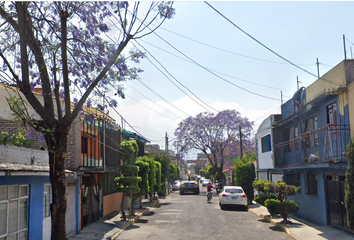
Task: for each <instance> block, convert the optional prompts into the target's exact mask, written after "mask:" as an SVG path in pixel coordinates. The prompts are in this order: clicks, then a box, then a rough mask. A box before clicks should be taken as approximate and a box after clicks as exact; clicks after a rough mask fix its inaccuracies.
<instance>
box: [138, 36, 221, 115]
mask: <svg viewBox="0 0 354 240" xmlns="http://www.w3.org/2000/svg"><path fill="white" fill-rule="evenodd" d="M136 43H137V44H138V45H139V46H140V47H142V48H143V49H144V50H145V51H146V52H147V53H148V54H149V55H150V56H151V57H152V58H153V59H154V60H155V61H156V62H157V63H158V64H160V66H161V67H162V68H163V69H164V70H165V71H166V72H167V73H168V74H169V75H170V76H171V77H172V78H173V79H174V80H175V81H177V82H178V83H179V84H180V85H182V86H183V87H184V88H186V89H187V90H188V91H189V92H190V93H192V95H193V96H194V97H196V98H197V99H198V100H199V101H201V102H202V103H204V104H205V105H207V106H208V107H209V108H211V109H213V110H214V111H215V112H219V111H218V110H216V109H215V108H213V107H211V106H209V105H208V104H207V103H205V102H204V101H203V100H201V99H200V98H199V97H198V96H197V95H195V94H194V93H193V92H192V91H191V90H190V89H189V88H188V87H186V86H185V85H183V84H182V83H181V82H180V81H178V80H177V79H176V78H175V77H174V76H173V75H172V74H171V73H170V72H169V71H168V70H167V69H166V68H165V67H164V66H163V65H162V64H161V62H160V61H158V60H157V59H156V58H155V57H154V56H153V55H152V54H151V53H150V52H149V51H148V50H147V49H146V48H145V47H144V46H142V45H141V44H140V43H138V42H137V41H136ZM147 59H148V61H149V62H150V63H151V64H152V65H153V66H154V67H155V68H157V69H158V70H159V71H160V72H161V73H162V74H163V75H165V77H166V78H167V79H168V80H169V81H170V82H171V83H172V84H173V85H175V86H176V87H177V88H178V89H179V90H181V91H182V92H183V93H184V94H186V95H187V96H188V97H189V98H191V99H192V100H193V101H194V102H196V103H197V104H198V105H199V106H201V107H203V108H204V109H205V110H207V111H208V112H210V110H208V109H207V108H205V107H204V106H203V105H201V104H200V103H198V102H197V101H196V100H195V99H193V98H192V97H191V96H189V94H188V93H186V92H185V91H183V90H182V89H181V88H180V87H179V86H178V85H176V84H175V83H174V82H173V81H172V80H171V79H170V78H169V77H168V76H166V74H165V73H163V72H162V71H161V70H160V69H159V68H158V67H157V66H156V65H155V64H154V63H153V62H152V61H151V60H150V59H149V58H147ZM188 116H189V115H188Z"/></svg>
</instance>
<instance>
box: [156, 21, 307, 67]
mask: <svg viewBox="0 0 354 240" xmlns="http://www.w3.org/2000/svg"><path fill="white" fill-rule="evenodd" d="M159 28H161V29H163V30H165V31H167V32H170V33H173V34H175V35H177V36H180V37H183V38H185V39H188V40H190V41H193V42H196V43H199V44H202V45H205V46H208V47H210V48H214V49H217V50H220V51H223V52H227V53H230V54H234V55H237V56H241V57H245V58H250V59H254V60H258V61H263V62H270V63H276V64H288V63H284V62H275V61H270V60H265V59H260V58H255V57H251V56H247V55H243V54H240V53H236V52H233V51H230V50H226V49H223V48H219V47H215V46H213V45H210V44H207V43H204V42H201V41H198V40H195V39H193V38H190V37H186V36H183V35H182V34H179V33H176V32H173V31H170V30H168V29H166V28H163V27H159ZM300 65H308V66H310V65H312V64H300Z"/></svg>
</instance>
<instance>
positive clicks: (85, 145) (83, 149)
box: [81, 136, 88, 154]
mask: <svg viewBox="0 0 354 240" xmlns="http://www.w3.org/2000/svg"><path fill="white" fill-rule="evenodd" d="M87 149H88V142H87V137H84V136H82V137H81V153H82V154H87V152H88V150H87Z"/></svg>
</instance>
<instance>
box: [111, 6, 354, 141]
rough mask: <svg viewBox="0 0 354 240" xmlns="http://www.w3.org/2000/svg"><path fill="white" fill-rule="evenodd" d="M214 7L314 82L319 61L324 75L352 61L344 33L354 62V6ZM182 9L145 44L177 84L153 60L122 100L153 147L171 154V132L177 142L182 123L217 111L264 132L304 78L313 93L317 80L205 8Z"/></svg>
mask: <svg viewBox="0 0 354 240" xmlns="http://www.w3.org/2000/svg"><path fill="white" fill-rule="evenodd" d="M209 4H211V5H212V6H213V7H214V8H216V9H217V10H218V11H219V12H220V13H222V14H223V15H224V16H226V17H227V18H228V19H230V20H231V21H232V22H233V23H234V24H235V25H237V26H238V27H239V28H241V29H242V30H244V31H245V32H247V33H248V34H250V35H251V36H252V37H254V38H255V39H257V40H258V41H259V42H261V43H262V44H263V45H264V46H266V47H268V48H270V49H271V50H273V51H274V52H276V53H277V54H279V55H281V56H282V57H284V58H286V59H287V60H289V61H291V62H292V63H294V64H296V65H297V66H299V67H301V68H303V69H305V70H307V71H308V72H310V73H312V74H314V75H317V66H316V59H317V58H318V61H319V63H320V65H319V72H320V75H323V74H325V73H326V72H327V71H329V70H330V69H331V68H332V67H334V66H335V65H337V64H338V63H339V62H341V61H342V60H344V46H343V34H344V35H345V37H346V40H345V44H346V51H347V58H352V56H351V47H353V48H354V46H353V44H352V43H354V32H353V21H352V11H353V9H354V2H346V1H345V2H337V1H336V2H334V1H333V2H317V1H314V2H306V1H299V2H278V1H272V2H248V1H247V2H239V1H235V2H234V1H225V2H220V1H213V2H209ZM174 7H175V9H176V15H175V16H174V18H173V19H171V20H168V21H166V22H165V23H164V24H163V25H162V27H161V28H160V29H158V30H157V31H156V33H157V34H158V36H159V37H158V36H156V35H155V34H151V35H148V36H146V37H144V38H142V39H141V40H138V42H139V43H140V44H141V45H142V46H144V48H146V49H147V50H148V51H149V52H150V53H151V55H152V56H153V57H152V56H151V55H149V54H148V58H149V59H150V60H151V61H152V62H153V63H154V64H155V65H156V66H157V67H158V68H159V69H160V70H161V71H163V72H164V73H165V74H166V75H167V76H169V78H170V80H169V79H167V77H166V76H164V75H163V74H162V73H161V72H160V71H159V70H158V69H157V68H156V67H154V66H153V65H152V64H151V63H150V62H149V61H148V59H143V60H142V61H141V63H140V64H139V67H140V68H142V69H143V70H144V72H143V73H142V74H141V75H140V81H141V82H139V81H130V82H127V83H126V84H125V93H126V99H124V100H119V106H118V108H117V111H118V112H119V113H120V114H121V115H122V116H123V117H124V118H125V119H126V120H127V121H128V122H129V124H130V125H131V126H133V127H134V128H135V129H136V130H137V131H138V132H139V133H140V134H141V135H143V136H144V137H146V138H148V139H150V140H151V143H152V144H159V145H160V147H161V148H164V147H165V143H164V136H165V133H166V132H167V134H168V136H169V139H170V140H172V139H173V138H174V131H175V129H176V127H177V125H178V123H179V122H181V121H182V120H183V119H185V118H186V117H187V116H188V115H190V116H195V115H197V114H198V113H200V112H204V111H207V110H208V111H211V112H214V113H216V112H215V110H217V111H221V110H224V109H236V110H237V111H239V112H240V113H241V115H242V116H243V117H247V118H248V119H249V120H250V121H255V125H254V131H255V132H256V131H257V129H258V126H259V125H260V124H261V123H262V121H263V120H264V118H266V117H267V116H269V115H270V114H271V113H280V104H281V101H280V99H281V91H282V93H283V99H284V101H286V100H288V99H290V98H291V97H292V96H293V94H294V93H295V91H296V89H297V81H296V79H297V77H298V79H299V81H300V82H301V83H300V86H305V87H306V86H308V85H310V84H311V83H312V82H314V81H315V80H317V77H314V76H313V75H311V74H308V73H306V72H304V71H302V70H301V69H299V68H297V67H295V66H293V65H291V64H289V63H287V62H286V61H284V60H283V59H281V58H279V57H278V56H276V55H275V54H273V53H272V52H270V51H269V50H267V49H266V48H265V47H264V46H262V45H261V44H259V43H257V42H256V41H254V40H253V39H251V38H250V37H249V36H247V35H246V34H245V33H243V32H242V31H240V30H239V29H238V28H236V27H235V26H233V25H232V24H230V23H229V22H228V21H227V20H225V19H224V18H223V17H222V16H220V15H219V14H218V13H217V12H215V11H214V10H213V9H212V8H210V7H209V6H208V5H207V4H206V3H205V2H201V1H195V2H189V1H183V2H175V4H174ZM161 38H162V39H163V40H162V39H161ZM171 45H172V46H171ZM130 46H132V45H130ZM176 49H177V50H178V51H177V50H176ZM141 50H142V49H141ZM353 52H354V49H353ZM181 53H183V54H181ZM186 56H188V57H189V58H190V59H192V60H193V61H195V62H191V60H190V59H188V58H187V57H186ZM154 58H156V59H157V60H158V61H159V62H160V63H161V64H162V65H163V67H164V68H165V69H166V70H167V71H168V73H167V72H166V71H165V70H164V69H163V68H162V67H161V66H160V65H159V63H157V62H156V61H155V59H154ZM201 66H202V67H201ZM205 68H206V69H209V71H212V72H213V73H214V74H212V73H210V72H208V71H207V70H205ZM169 74H171V75H172V76H173V77H171V75H169ZM215 74H216V75H218V76H215ZM220 77H221V78H224V79H225V80H227V81H230V82H231V83H232V84H234V85H237V86H239V87H241V88H244V89H247V91H245V90H242V89H240V88H238V87H236V86H234V85H231V84H229V83H227V82H225V81H224V80H222V79H220ZM176 80H177V81H178V82H177V81H176ZM172 82H173V83H174V84H175V85H178V86H179V87H180V88H181V89H182V90H183V91H184V92H182V91H181V90H180V89H179V88H177V87H176V86H175V85H174V84H173V83H172ZM142 83H143V84H142ZM180 83H181V84H183V86H182V85H180ZM145 85H146V86H148V87H149V88H147V87H146V86H145ZM185 87H186V88H185ZM150 89H152V90H153V91H151V90H150ZM250 92H253V93H254V94H252V93H250ZM186 93H187V94H188V95H189V96H190V97H189V96H187V95H186ZM158 95H159V96H158ZM259 95H262V96H264V97H262V96H259ZM160 96H161V97H162V98H161V97H160ZM195 96H197V97H198V98H199V99H201V100H202V101H203V102H204V103H206V104H207V105H205V104H204V103H203V102H201V101H200V100H198V99H196V97H195ZM191 98H194V99H195V101H196V102H198V103H199V104H198V103H196V102H195V101H193V100H192V99H191ZM172 105H173V106H175V107H173V106H172ZM201 105H202V106H203V107H202V106H201ZM209 106H210V107H209ZM152 109H153V110H152ZM213 109H215V110H213ZM111 113H112V114H111V115H112V116H115V114H114V113H113V111H111ZM117 119H118V118H117ZM125 127H126V129H127V130H132V129H131V128H130V127H129V126H127V125H126V126H125ZM170 144H172V142H171V143H170Z"/></svg>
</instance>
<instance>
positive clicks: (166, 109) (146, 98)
mask: <svg viewBox="0 0 354 240" xmlns="http://www.w3.org/2000/svg"><path fill="white" fill-rule="evenodd" d="M125 85H127V86H128V87H129V88H130V89H133V90H134V91H136V92H137V93H139V94H140V95H141V96H143V97H144V98H146V99H148V100H150V101H151V102H153V103H154V101H153V100H151V99H150V98H148V97H147V96H145V95H144V94H142V93H141V92H139V91H138V90H136V89H134V88H133V87H132V86H129V85H128V84H127V83H125ZM154 93H155V92H154ZM154 104H155V105H157V106H159V107H160V108H162V109H163V110H165V111H167V112H169V113H171V114H172V115H174V116H176V117H177V118H180V117H179V116H177V115H176V114H174V113H173V112H171V111H170V110H168V109H167V108H164V107H162V106H160V105H159V104H157V103H154ZM171 104H172V103H171Z"/></svg>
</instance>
